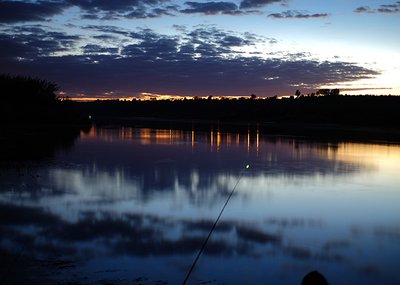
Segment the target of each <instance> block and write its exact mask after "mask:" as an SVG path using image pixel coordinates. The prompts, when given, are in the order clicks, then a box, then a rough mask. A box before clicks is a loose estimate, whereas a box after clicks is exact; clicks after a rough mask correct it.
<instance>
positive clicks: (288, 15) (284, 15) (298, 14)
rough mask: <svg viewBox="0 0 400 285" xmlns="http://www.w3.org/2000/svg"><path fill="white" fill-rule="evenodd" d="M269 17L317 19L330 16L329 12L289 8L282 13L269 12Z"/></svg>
mask: <svg viewBox="0 0 400 285" xmlns="http://www.w3.org/2000/svg"><path fill="white" fill-rule="evenodd" d="M268 17H270V18H276V19H315V18H326V17H328V14H327V13H315V14H308V13H303V12H299V11H290V10H288V11H284V12H281V13H273V14H269V15H268Z"/></svg>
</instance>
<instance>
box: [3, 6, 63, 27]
mask: <svg viewBox="0 0 400 285" xmlns="http://www.w3.org/2000/svg"><path fill="white" fill-rule="evenodd" d="M68 6H69V4H68V3H64V2H53V1H38V2H35V3H32V2H23V1H1V2H0V23H17V22H28V21H46V20H48V19H49V18H51V17H52V16H54V15H57V14H61V13H62V12H63V10H64V9H65V8H67V7H68Z"/></svg>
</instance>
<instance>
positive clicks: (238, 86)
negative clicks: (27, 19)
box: [0, 26, 379, 96]
mask: <svg viewBox="0 0 400 285" xmlns="http://www.w3.org/2000/svg"><path fill="white" fill-rule="evenodd" d="M32 29H33V27H32ZM35 29H36V30H37V32H34V31H33V30H32V31H29V29H28V28H25V30H24V33H16V31H17V30H15V29H14V30H12V31H11V30H9V31H8V32H9V33H10V34H3V35H2V36H1V38H0V41H1V42H2V45H1V47H0V52H1V53H0V58H2V62H1V66H2V67H1V71H3V72H14V73H22V74H27V73H28V74H34V75H35V76H40V77H44V78H48V79H49V80H51V81H54V82H57V83H58V84H59V85H61V86H62V87H63V91H65V92H68V93H70V94H69V96H74V92H77V93H85V94H87V95H91V94H102V92H106V91H107V90H114V91H115V92H116V93H118V92H120V94H121V93H125V95H128V94H130V95H134V94H139V93H141V92H153V93H159V94H166V93H168V94H176V95H201V96H203V95H217V94H218V95H222V96H226V95H248V94H251V93H256V94H268V95H274V94H273V93H275V92H286V91H287V92H288V91H289V90H290V89H291V88H293V87H292V86H293V85H303V86H309V87H310V88H313V86H317V85H321V84H329V83H335V82H346V81H353V80H357V79H361V78H371V77H374V76H376V75H378V74H379V73H378V72H377V71H374V70H371V69H368V68H365V67H361V66H359V65H357V64H354V63H349V62H339V61H335V62H328V61H324V62H320V61H317V60H311V59H309V57H305V56H302V57H298V55H290V54H289V55H288V56H286V57H284V58H283V57H282V56H281V55H280V54H277V55H276V56H275V57H269V58H262V57H250V56H244V55H243V54H242V52H241V51H240V48H241V47H251V46H255V45H256V43H259V42H260V41H264V42H265V44H266V45H267V46H268V45H269V44H270V42H271V39H268V38H261V37H257V36H255V35H253V34H249V33H233V32H229V31H224V30H221V29H217V28H215V27H207V26H203V27H199V28H197V29H195V30H192V31H187V32H183V33H181V35H180V36H169V35H161V34H157V33H155V32H154V31H152V30H150V29H142V30H138V31H133V32H132V31H127V30H124V29H118V28H116V27H113V26H85V27H84V29H88V30H90V31H92V32H94V33H96V32H99V34H98V36H103V37H104V35H110V36H114V37H118V38H119V40H117V41H114V42H106V43H103V44H102V43H101V42H99V41H98V40H97V39H94V41H95V42H88V43H86V45H85V46H84V47H85V48H83V49H82V53H81V54H79V53H76V50H77V48H79V47H78V42H80V37H79V36H74V35H68V34H65V33H54V32H46V31H45V30H44V28H35ZM12 32H13V33H12ZM11 34H12V35H11ZM117 49H118V52H117ZM55 54H57V55H58V56H54V55H55ZM50 71H51V72H50ZM115 74H118V76H115ZM266 78H267V79H270V78H272V79H273V80H266ZM72 81H73V82H74V83H72ZM99 82H102V85H99V84H98V83H99ZM204 82H207V84H204ZM226 82H230V83H229V88H227V84H226ZM271 93H272V94H271Z"/></svg>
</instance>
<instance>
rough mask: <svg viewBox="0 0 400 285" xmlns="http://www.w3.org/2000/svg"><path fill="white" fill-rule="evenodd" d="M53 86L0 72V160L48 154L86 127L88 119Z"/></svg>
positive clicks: (47, 82)
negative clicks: (61, 98)
mask: <svg viewBox="0 0 400 285" xmlns="http://www.w3.org/2000/svg"><path fill="white" fill-rule="evenodd" d="M57 90H58V86H57V85H56V84H55V83H52V82H49V81H46V80H42V79H37V78H31V77H25V76H11V75H0V127H1V132H0V161H2V160H5V161H7V160H8V161H9V160H19V159H38V158H43V157H48V156H51V155H52V153H53V151H54V150H55V149H57V148H59V147H68V146H69V145H71V144H72V143H73V141H74V140H75V138H77V137H78V136H79V133H80V131H82V130H88V128H89V127H90V122H89V121H88V120H87V119H86V118H85V117H84V116H81V115H80V114H79V113H78V112H77V110H76V109H75V107H74V105H73V104H72V102H69V101H61V100H59V99H58V98H57V95H56V91H57Z"/></svg>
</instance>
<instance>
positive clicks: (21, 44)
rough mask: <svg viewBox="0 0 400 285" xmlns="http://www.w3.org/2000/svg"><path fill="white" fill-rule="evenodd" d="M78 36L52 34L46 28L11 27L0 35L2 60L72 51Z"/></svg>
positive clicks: (31, 58)
mask: <svg viewBox="0 0 400 285" xmlns="http://www.w3.org/2000/svg"><path fill="white" fill-rule="evenodd" d="M79 39H80V36H77V35H68V34H66V33H62V32H50V31H47V30H46V29H45V27H44V26H21V27H11V28H9V29H6V30H4V32H3V34H0V42H1V45H0V58H7V57H8V58H9V59H16V58H20V59H29V60H33V59H35V58H38V57H45V56H51V55H54V54H55V53H58V52H65V51H69V50H71V49H72V48H73V47H74V45H75V43H76V42H77V41H78V40H79Z"/></svg>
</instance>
